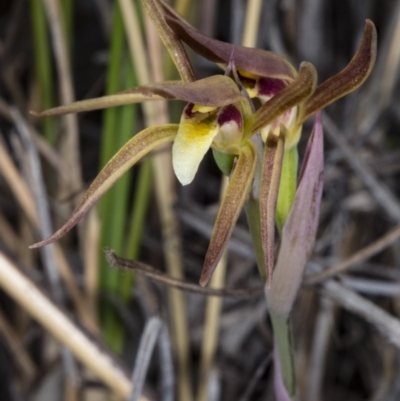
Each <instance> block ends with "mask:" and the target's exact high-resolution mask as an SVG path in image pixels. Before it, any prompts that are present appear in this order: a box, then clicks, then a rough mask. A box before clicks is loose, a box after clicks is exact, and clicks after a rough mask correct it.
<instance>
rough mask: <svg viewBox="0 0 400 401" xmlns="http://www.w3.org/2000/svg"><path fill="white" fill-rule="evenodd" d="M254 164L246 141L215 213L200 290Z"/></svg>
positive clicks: (253, 153)
mask: <svg viewBox="0 0 400 401" xmlns="http://www.w3.org/2000/svg"><path fill="white" fill-rule="evenodd" d="M256 163H257V151H256V149H255V148H254V145H253V144H252V143H251V142H250V141H247V142H246V143H245V144H244V145H243V147H242V149H241V152H240V154H239V158H238V161H237V163H236V166H235V167H234V170H233V173H232V177H231V179H230V182H229V185H228V188H227V190H226V193H225V197H224V199H223V201H222V204H221V207H220V209H219V212H218V216H217V220H216V222H215V225H214V231H213V234H212V236H211V240H210V245H209V247H208V251H207V254H206V257H205V260H204V266H203V271H202V273H201V277H200V285H202V286H205V285H206V284H207V283H208V281H209V280H210V278H211V276H212V274H213V272H214V270H215V268H216V266H217V264H218V262H219V260H220V258H221V256H222V253H223V251H224V249H225V247H226V245H227V243H228V240H229V238H230V236H231V234H232V231H233V228H234V227H235V224H236V221H237V219H238V217H239V215H240V212H241V210H242V208H243V205H244V202H245V200H246V198H247V195H248V193H249V190H250V187H251V184H252V181H253V177H254V172H255V168H256Z"/></svg>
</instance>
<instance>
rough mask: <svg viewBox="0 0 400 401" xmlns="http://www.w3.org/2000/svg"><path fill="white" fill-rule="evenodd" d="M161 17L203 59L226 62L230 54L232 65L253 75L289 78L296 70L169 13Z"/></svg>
mask: <svg viewBox="0 0 400 401" xmlns="http://www.w3.org/2000/svg"><path fill="white" fill-rule="evenodd" d="M165 10H166V12H167V13H169V15H167V16H166V18H165V20H166V21H167V23H168V25H169V26H170V27H171V29H172V30H173V31H174V32H175V33H176V35H177V36H178V37H179V38H180V39H181V40H183V41H184V42H185V43H186V44H187V45H188V46H189V47H190V48H192V49H193V50H194V52H195V53H197V54H199V55H201V56H203V57H204V58H206V59H207V60H210V61H213V62H216V63H224V64H226V65H227V64H228V63H229V61H230V59H231V57H232V54H233V55H234V61H235V66H236V68H238V69H240V70H242V71H244V72H245V73H246V72H247V73H251V74H252V75H255V76H261V77H269V78H278V79H283V80H287V81H289V82H290V81H292V80H293V79H294V78H295V77H296V70H295V69H294V68H293V66H292V65H291V64H290V63H289V62H288V61H287V60H286V59H285V58H284V57H282V56H280V55H278V54H275V53H272V52H269V51H266V50H261V49H253V48H249V47H243V46H237V45H232V44H230V43H225V42H221V41H219V40H216V39H212V38H210V37H208V36H206V35H204V34H202V33H201V32H199V31H198V30H197V29H195V28H193V27H192V26H191V25H189V24H188V23H187V22H186V21H185V20H184V19H182V18H180V17H179V16H177V15H176V13H172V12H170V10H169V9H168V7H166V8H165Z"/></svg>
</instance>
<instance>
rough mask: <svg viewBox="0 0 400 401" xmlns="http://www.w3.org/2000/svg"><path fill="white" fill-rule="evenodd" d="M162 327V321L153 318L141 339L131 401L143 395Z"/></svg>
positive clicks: (133, 376) (134, 370) (133, 377)
mask: <svg viewBox="0 0 400 401" xmlns="http://www.w3.org/2000/svg"><path fill="white" fill-rule="evenodd" d="M161 327H162V321H161V319H160V318H159V317H157V316H154V317H152V318H151V319H150V320H149V321H148V322H147V323H146V326H145V328H144V331H143V334H142V336H141V338H140V344H139V348H138V351H137V355H136V360H135V367H134V369H133V373H132V386H133V389H132V393H131V395H130V397H129V401H138V400H139V398H140V395H141V394H142V389H143V386H144V381H145V379H146V374H147V369H148V367H149V363H150V358H151V355H152V354H153V350H154V346H155V345H156V341H157V337H158V335H159V333H160V330H161Z"/></svg>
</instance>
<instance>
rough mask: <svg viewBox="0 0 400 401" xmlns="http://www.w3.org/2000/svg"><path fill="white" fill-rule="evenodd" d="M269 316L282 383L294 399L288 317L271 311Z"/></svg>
mask: <svg viewBox="0 0 400 401" xmlns="http://www.w3.org/2000/svg"><path fill="white" fill-rule="evenodd" d="M270 317H271V322H272V327H273V330H274V339H275V345H276V349H277V351H278V357H279V363H280V367H281V374H282V379H283V383H284V385H285V388H286V390H287V392H288V394H289V396H290V397H291V399H294V398H295V395H296V373H295V366H294V355H293V340H292V329H291V325H290V321H289V317H288V316H281V315H277V314H275V313H274V312H273V311H270ZM278 401H280V400H278Z"/></svg>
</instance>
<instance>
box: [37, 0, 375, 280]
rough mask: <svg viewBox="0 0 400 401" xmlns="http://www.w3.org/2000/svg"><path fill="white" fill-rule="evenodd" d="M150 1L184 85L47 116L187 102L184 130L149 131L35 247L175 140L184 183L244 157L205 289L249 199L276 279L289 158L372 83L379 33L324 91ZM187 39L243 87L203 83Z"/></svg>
mask: <svg viewBox="0 0 400 401" xmlns="http://www.w3.org/2000/svg"><path fill="white" fill-rule="evenodd" d="M142 1H143V6H144V8H145V10H146V12H147V13H148V15H149V17H150V18H151V19H152V20H153V22H154V24H155V26H156V28H157V30H158V32H159V34H160V37H161V39H162V40H163V42H164V44H165V45H166V47H167V49H168V51H169V53H170V55H171V57H172V59H173V61H174V63H175V65H176V67H177V69H178V71H179V73H180V75H181V79H182V81H169V82H162V83H154V84H149V85H145V86H140V87H137V88H133V89H128V90H126V91H124V92H121V93H117V94H114V95H110V96H104V97H100V98H95V99H90V100H84V101H79V102H75V103H73V104H70V105H66V106H61V107H57V108H54V109H50V110H47V111H44V112H41V113H37V115H38V116H40V117H46V116H55V115H61V114H66V113H78V112H82V111H89V110H95V109H102V108H106V107H113V106H120V105H125V104H129V103H137V102H142V101H156V100H160V99H166V100H183V101H185V102H187V105H186V106H185V107H184V110H183V113H182V117H181V120H180V123H179V124H168V125H162V126H157V127H150V128H146V129H145V130H144V131H142V132H140V133H139V134H137V135H135V136H134V137H133V138H132V139H131V140H130V141H128V142H127V143H126V144H125V145H124V146H123V147H122V148H121V149H120V150H119V151H118V152H117V154H116V155H115V156H114V157H113V158H112V159H111V160H110V161H109V162H108V163H107V164H106V166H105V167H104V168H103V170H102V171H101V172H100V173H99V175H98V176H97V178H96V179H95V180H94V182H93V183H92V185H91V186H90V187H89V189H88V191H87V192H86V194H85V195H84V196H83V198H82V200H81V202H80V203H79V204H78V206H77V207H76V209H75V210H74V212H73V214H72V216H71V217H70V218H69V219H68V220H67V222H66V223H65V224H64V225H63V226H62V227H61V228H60V229H59V230H58V231H56V232H55V233H54V234H53V235H51V236H50V237H48V238H47V239H45V240H44V241H41V242H39V243H37V244H35V245H33V246H32V247H34V248H35V247H39V246H43V245H46V244H49V243H52V242H54V241H56V240H58V239H59V238H60V237H61V236H63V235H64V234H65V233H66V232H67V231H69V230H70V229H71V228H72V227H73V226H74V225H75V224H77V223H78V222H79V221H80V220H81V219H82V218H83V216H84V215H85V214H86V213H87V212H88V211H89V209H90V208H91V207H92V206H93V205H94V204H95V203H96V202H97V201H98V199H99V198H100V197H101V196H102V195H103V194H104V193H105V192H106V191H107V190H108V189H109V188H110V187H111V186H112V185H113V184H114V183H115V182H116V181H117V180H118V179H119V178H120V177H121V175H122V174H123V173H124V172H126V171H127V170H128V169H129V168H130V167H131V166H133V165H134V164H135V163H136V162H137V161H139V160H140V159H141V158H143V157H144V156H145V155H146V154H148V153H149V152H150V151H152V150H153V149H154V148H156V147H157V146H160V145H162V144H164V143H167V142H173V147H172V156H173V168H174V171H175V174H176V176H177V178H178V180H179V181H180V182H181V183H182V185H187V184H189V183H190V182H191V181H192V180H193V179H194V176H195V174H196V172H197V169H198V167H199V164H200V162H201V160H202V159H203V157H204V155H205V153H206V152H207V151H208V150H209V149H210V148H212V149H213V150H214V151H215V152H216V158H217V161H218V157H219V156H221V155H222V159H223V158H224V155H226V156H228V157H230V158H231V159H232V158H233V159H235V163H233V164H232V165H230V167H229V169H228V170H229V171H228V173H229V174H230V182H229V185H228V188H227V191H226V194H225V197H224V199H223V201H222V204H221V207H220V210H219V213H218V215H217V219H216V223H215V226H214V231H213V234H212V237H211V240H210V245H209V248H208V251H207V254H206V256H205V261H204V266H203V271H202V274H201V278H200V284H201V285H205V284H206V283H207V282H208V280H209V279H210V277H211V275H212V273H213V271H214V269H215V267H216V265H217V263H218V261H219V259H220V257H221V255H222V252H223V250H224V248H225V246H226V244H227V242H228V240H229V237H230V235H231V233H232V231H233V228H234V226H235V224H236V221H237V219H238V217H239V214H240V212H241V210H242V208H243V206H244V204H245V202H246V200H247V199H249V196H250V197H252V196H253V197H256V198H259V205H260V210H259V213H260V227H261V235H262V253H263V264H264V266H265V268H266V270H267V272H268V277H269V279H270V278H271V275H272V269H273V265H274V261H273V254H274V252H273V248H274V227H275V218H274V216H275V209H276V206H277V203H278V208H279V203H285V202H284V201H281V202H279V198H278V192H279V193H280V192H282V190H279V188H282V182H285V180H284V179H283V178H284V174H283V173H281V171H282V168H283V169H285V158H287V157H286V155H287V154H290V152H291V149H295V148H296V145H297V143H298V141H299V138H300V133H301V126H302V123H303V122H304V121H305V120H306V119H307V118H308V117H310V116H311V115H313V114H314V113H316V112H317V111H318V110H320V109H322V108H323V107H325V106H327V105H328V104H330V103H332V102H333V101H334V100H336V99H338V98H339V97H341V96H344V95H345V94H347V93H349V92H350V91H352V90H354V89H356V88H357V87H358V86H360V85H361V84H362V83H363V82H364V80H365V79H366V78H367V77H368V75H369V73H370V71H371V68H372V66H373V64H374V60H375V48H376V33H375V28H374V25H373V23H372V22H371V21H367V23H366V27H365V31H364V36H363V39H362V42H361V45H360V47H359V49H358V51H357V53H356V54H355V56H354V58H353V59H352V61H351V62H350V63H349V65H348V66H347V67H346V68H345V69H344V70H343V71H341V72H340V73H338V74H337V75H335V76H333V77H332V78H330V79H328V80H327V81H325V82H324V83H323V84H321V85H320V86H318V87H317V86H316V83H317V73H316V71H315V68H314V67H313V65H312V64H310V63H307V62H304V63H302V64H301V66H300V69H299V72H296V70H295V69H294V67H292V66H291V64H290V63H289V62H288V61H287V60H286V59H284V58H283V57H281V56H279V55H276V54H274V53H271V52H268V51H264V50H260V49H250V48H245V47H241V46H234V45H231V44H228V43H223V42H219V41H216V40H214V39H211V38H209V37H207V36H205V35H203V34H201V33H200V32H198V31H197V30H195V29H194V28H192V27H191V26H190V25H189V24H188V23H187V22H186V21H184V20H183V19H182V18H180V17H179V16H178V15H177V14H175V13H174V11H173V10H172V9H170V8H169V7H168V6H166V5H165V4H164V3H161V2H160V1H159V0H142ZM182 41H183V42H185V43H186V44H188V45H189V46H190V47H192V48H193V49H194V50H195V52H197V53H199V54H201V55H203V56H204V57H206V58H209V59H210V60H212V61H215V62H217V63H219V64H222V65H225V66H226V65H228V64H229V62H230V61H232V59H233V64H234V67H235V68H234V74H233V75H234V79H233V78H231V77H230V76H229V75H226V76H222V75H217V76H211V77H208V78H205V79H201V80H195V77H194V73H193V70H192V68H191V66H190V63H189V61H188V58H187V55H186V53H185V50H184V48H183V45H182ZM236 70H237V71H236ZM243 88H244V90H243ZM253 98H259V99H260V100H261V102H262V105H261V107H260V108H259V109H258V110H257V111H253V109H254V105H253V104H252V100H251V99H253ZM259 133H261V137H262V140H260V135H259ZM282 166H283V167H282ZM281 175H282V179H281ZM279 197H281V195H279ZM293 197H294V196H293ZM289 209H290V208H289ZM287 214H288V211H287V213H286V215H287Z"/></svg>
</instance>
